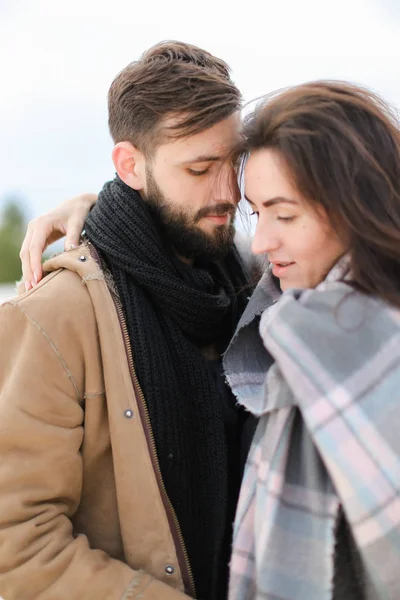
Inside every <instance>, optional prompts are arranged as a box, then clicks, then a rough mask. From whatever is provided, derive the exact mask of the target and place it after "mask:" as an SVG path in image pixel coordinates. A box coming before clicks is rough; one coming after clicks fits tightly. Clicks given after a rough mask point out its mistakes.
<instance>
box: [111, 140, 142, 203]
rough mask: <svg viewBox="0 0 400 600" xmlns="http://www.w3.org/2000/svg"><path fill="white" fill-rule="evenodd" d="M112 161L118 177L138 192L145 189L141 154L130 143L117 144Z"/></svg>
mask: <svg viewBox="0 0 400 600" xmlns="http://www.w3.org/2000/svg"><path fill="white" fill-rule="evenodd" d="M112 160H113V163H114V167H115V170H116V172H117V173H118V175H119V177H120V178H121V179H122V181H123V182H124V183H126V185H129V187H131V188H133V189H134V190H137V191H138V192H139V191H140V190H142V189H144V188H145V184H146V169H145V158H144V156H143V153H142V152H141V151H140V150H138V149H137V148H136V147H135V146H134V145H133V144H131V143H130V142H118V144H115V146H114V148H113V151H112Z"/></svg>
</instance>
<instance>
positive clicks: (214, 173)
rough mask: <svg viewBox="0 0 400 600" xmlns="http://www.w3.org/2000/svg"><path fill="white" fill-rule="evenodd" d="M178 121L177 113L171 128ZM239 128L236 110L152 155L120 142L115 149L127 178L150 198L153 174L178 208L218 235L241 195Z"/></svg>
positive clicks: (193, 222) (118, 165)
mask: <svg viewBox="0 0 400 600" xmlns="http://www.w3.org/2000/svg"><path fill="white" fill-rule="evenodd" d="M175 123H176V117H175V119H172V118H171V119H167V120H166V121H165V127H166V128H168V127H169V126H171V125H174V124H175ZM239 127H240V115H239V113H234V114H233V115H231V116H230V117H228V118H227V119H224V120H223V121H220V122H219V123H217V124H216V125H214V126H213V127H211V128H209V129H207V130H205V131H202V132H200V133H198V134H196V135H193V136H190V137H188V138H183V139H172V140H170V141H167V142H166V143H164V144H162V145H160V146H159V147H158V148H157V149H156V151H155V153H154V155H152V156H151V157H150V158H146V156H145V155H144V154H143V153H142V152H141V151H140V150H138V149H137V148H135V147H134V146H133V145H132V144H131V143H129V142H120V143H119V144H116V146H115V147H114V150H113V162H114V166H115V168H116V171H117V173H118V175H119V176H120V178H121V179H122V181H124V182H125V183H126V184H127V185H129V186H130V187H131V188H133V189H135V190H137V191H138V192H139V193H140V194H141V195H142V197H144V198H146V196H147V195H148V192H149V178H150V177H151V179H152V180H153V181H154V182H155V183H156V185H157V187H158V189H159V190H160V192H161V193H162V196H163V198H164V199H165V201H167V202H168V205H169V206H170V208H171V209H172V210H173V211H176V212H180V213H183V214H184V215H185V217H186V218H187V222H188V224H189V225H195V226H196V227H198V228H199V229H200V230H202V231H203V232H204V233H205V234H207V235H209V236H214V235H215V232H216V228H217V227H223V228H228V227H229V225H230V223H231V222H232V220H233V218H234V215H235V211H236V205H237V202H238V200H239V197H240V194H239V189H238V185H237V181H236V178H235V177H234V172H233V169H232V164H231V153H232V148H233V147H234V146H235V145H236V143H237V141H238V136H239ZM150 193H151V192H150Z"/></svg>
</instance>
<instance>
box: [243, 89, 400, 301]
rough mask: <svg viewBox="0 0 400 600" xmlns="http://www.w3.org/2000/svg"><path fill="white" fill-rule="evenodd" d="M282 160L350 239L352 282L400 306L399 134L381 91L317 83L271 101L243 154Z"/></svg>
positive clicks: (255, 116)
mask: <svg viewBox="0 0 400 600" xmlns="http://www.w3.org/2000/svg"><path fill="white" fill-rule="evenodd" d="M262 148H270V149H274V150H276V151H277V152H278V153H279V154H280V156H281V157H282V158H283V160H284V162H285V164H286V167H287V170H288V173H289V176H290V177H291V179H292V183H293V184H294V186H295V187H296V188H297V190H298V191H299V193H300V194H301V195H302V197H303V198H304V199H305V200H306V201H307V202H309V203H310V204H311V205H314V206H318V205H319V206H322V207H323V208H324V209H325V211H326V213H327V215H328V218H329V220H330V222H331V224H332V225H333V226H334V227H335V229H336V231H337V232H338V234H339V235H342V236H344V237H345V239H346V240H348V241H349V250H350V257H351V268H352V284H353V286H354V287H355V288H357V289H359V290H361V291H363V292H365V293H367V294H374V295H376V296H378V297H380V298H382V299H384V300H386V301H388V302H390V303H392V304H394V305H396V306H398V307H400V131H399V123H398V119H397V115H396V113H395V112H394V111H393V110H391V109H390V107H389V106H388V105H387V104H386V103H385V102H384V101H383V100H382V99H381V98H379V97H378V96H377V95H376V94H374V93H372V92H371V91H369V90H367V89H364V88H362V87H359V86H356V85H352V84H349V83H344V82H338V81H317V82H313V83H308V84H304V85H299V86H296V87H293V88H290V89H287V90H283V91H280V92H277V93H275V94H272V95H270V96H268V97H267V98H266V99H264V100H263V101H262V103H261V104H260V105H259V106H258V107H257V108H256V110H255V111H254V112H253V113H251V114H250V115H249V116H248V117H247V118H246V119H245V125H244V139H243V145H242V147H241V151H242V155H244V154H248V153H249V152H252V151H255V150H259V149H262Z"/></svg>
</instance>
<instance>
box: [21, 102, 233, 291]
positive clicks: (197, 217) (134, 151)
mask: <svg viewBox="0 0 400 600" xmlns="http://www.w3.org/2000/svg"><path fill="white" fill-rule="evenodd" d="M176 118H177V117H175V120H176ZM175 120H174V119H172V118H170V119H168V120H166V121H165V125H166V126H167V127H168V126H169V125H172V124H174V122H175ZM239 130H240V115H239V113H234V114H233V115H231V116H229V117H228V118H227V119H224V120H223V121H220V122H219V123H217V124H216V125H214V126H213V127H211V128H209V129H207V130H205V131H202V132H200V133H198V134H196V135H193V136H190V137H188V138H184V139H170V140H167V141H166V143H164V144H161V145H160V146H159V147H158V148H157V149H156V151H155V153H154V154H153V156H152V157H151V158H150V159H147V158H146V157H145V155H144V154H143V153H142V152H141V151H140V150H139V149H138V148H136V147H135V146H134V145H133V144H131V143H129V142H120V143H118V144H116V145H115V146H114V148H113V152H112V159H113V163H114V166H115V170H116V172H117V173H118V175H119V176H120V178H121V179H122V181H124V182H125V183H126V184H127V185H129V186H130V187H132V188H133V189H135V190H137V191H138V192H139V193H140V194H141V195H142V197H144V198H145V196H146V194H147V189H148V176H149V173H150V174H151V177H152V179H153V180H154V181H155V182H156V184H157V187H158V188H159V190H161V192H162V195H163V197H164V198H165V199H166V200H167V201H168V203H169V204H170V205H171V207H172V208H173V209H176V210H177V211H179V212H181V213H182V212H183V213H184V214H185V216H186V218H187V221H188V223H190V224H192V225H194V226H196V227H198V228H199V229H201V230H202V231H203V232H204V233H206V234H207V235H210V236H214V235H215V232H216V228H229V227H230V226H231V223H232V221H233V219H234V215H235V211H236V205H237V202H238V200H239V197H240V194H239V189H238V185H237V180H236V178H235V176H234V171H233V168H232V164H231V152H232V148H233V147H235V146H236V144H237V141H238V136H239ZM96 199H97V196H96V195H93V194H83V195H81V196H77V197H75V198H72V199H71V200H68V201H67V202H65V203H63V204H62V205H60V206H59V207H57V208H56V209H55V210H53V211H51V212H50V213H48V214H47V215H43V216H42V217H38V218H37V219H34V220H33V221H31V222H30V223H29V226H28V231H27V235H26V237H25V240H24V243H23V246H22V249H21V253H20V257H21V261H22V272H23V279H24V282H25V287H26V289H27V290H29V289H31V288H32V287H34V286H35V285H36V284H37V283H38V282H39V281H40V279H41V278H42V266H41V256H42V253H43V251H44V250H45V248H46V247H47V246H48V245H49V244H50V243H52V242H54V241H56V240H57V239H60V238H61V237H63V236H64V235H67V237H66V241H65V249H66V250H69V249H70V248H73V247H76V246H77V245H78V244H79V238H80V234H81V231H82V229H83V225H84V222H85V218H86V216H87V213H88V211H89V210H90V208H91V207H92V206H93V204H94V203H95V202H96ZM187 262H190V261H187Z"/></svg>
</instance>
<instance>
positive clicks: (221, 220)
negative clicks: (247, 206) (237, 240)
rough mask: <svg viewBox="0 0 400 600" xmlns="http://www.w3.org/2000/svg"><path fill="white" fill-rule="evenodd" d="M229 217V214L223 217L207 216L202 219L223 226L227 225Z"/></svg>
mask: <svg viewBox="0 0 400 600" xmlns="http://www.w3.org/2000/svg"><path fill="white" fill-rule="evenodd" d="M230 217H231V215H230V214H225V215H207V216H206V217H204V218H205V219H208V220H209V221H212V222H213V223H215V224H216V225H225V223H227V222H228V221H229V220H230Z"/></svg>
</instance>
